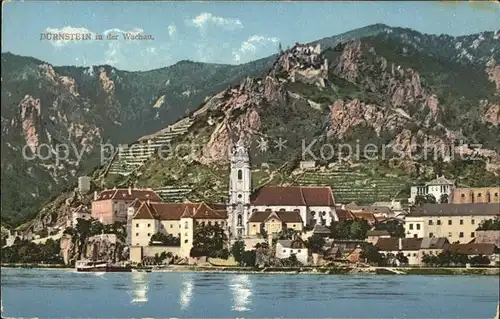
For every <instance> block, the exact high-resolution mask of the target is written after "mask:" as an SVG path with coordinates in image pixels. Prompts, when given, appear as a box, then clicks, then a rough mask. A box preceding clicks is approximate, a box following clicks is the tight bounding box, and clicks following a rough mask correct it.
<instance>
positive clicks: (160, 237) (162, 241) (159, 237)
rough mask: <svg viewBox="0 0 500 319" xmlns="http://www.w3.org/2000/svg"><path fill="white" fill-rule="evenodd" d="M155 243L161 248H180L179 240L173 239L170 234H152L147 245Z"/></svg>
mask: <svg viewBox="0 0 500 319" xmlns="http://www.w3.org/2000/svg"><path fill="white" fill-rule="evenodd" d="M155 242H159V245H161V246H180V245H181V239H180V238H179V237H174V236H172V235H171V234H166V235H165V234H163V233H160V232H157V233H154V234H153V236H151V239H150V240H149V245H150V246H152V245H156V243H155Z"/></svg>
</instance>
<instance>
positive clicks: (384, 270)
mask: <svg viewBox="0 0 500 319" xmlns="http://www.w3.org/2000/svg"><path fill="white" fill-rule="evenodd" d="M1 267H2V268H25V269H54V270H56V269H60V270H66V271H68V270H73V269H74V268H73V267H68V266H64V265H27V264H2V265H1ZM132 271H135V272H146V271H147V272H205V273H230V274H242V273H244V274H273V275H274V274H287V275H291V274H315V275H319V274H323V275H356V274H361V275H368V274H371V275H428V276H433V275H451V276H456V275H469V276H498V275H500V269H498V268H417V267H413V268H402V267H366V268H361V267H296V268H294V267H266V268H261V269H259V268H251V267H216V266H190V265H170V266H168V267H164V268H133V269H132Z"/></svg>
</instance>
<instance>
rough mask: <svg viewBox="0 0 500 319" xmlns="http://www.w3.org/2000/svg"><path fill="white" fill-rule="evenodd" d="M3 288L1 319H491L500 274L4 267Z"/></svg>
mask: <svg viewBox="0 0 500 319" xmlns="http://www.w3.org/2000/svg"><path fill="white" fill-rule="evenodd" d="M1 283H2V286H1V298H2V301H3V302H2V303H3V308H4V312H3V314H2V315H3V316H7V317H38V318H145V317H147V318H172V317H182V318H186V317H190V318H201V317H209V318H223V317H224V318H236V317H238V318H242V317H244V318H249V317H252V318H263V317H267V318H269V317H274V318H276V317H289V318H290V317H291V318H493V316H494V315H495V312H496V308H497V304H498V299H499V279H498V277H494V276H398V275H392V276H382V275H378V276H377V275H349V276H347V275H344V276H342V275H340V276H334V275H285V274H283V275H281V274H280V275H275V274H274V275H271V274H267V275H266V274H262V275H260V274H228V273H217V274H215V273H212V274H211V273H165V272H164V273H143V272H135V273H101V274H96V273H76V272H73V271H67V270H49V269H47V270H38V269H37V270H33V269H30V270H27V269H5V268H3V269H2V273H1ZM3 316H2V317H3Z"/></svg>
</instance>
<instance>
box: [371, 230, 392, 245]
mask: <svg viewBox="0 0 500 319" xmlns="http://www.w3.org/2000/svg"><path fill="white" fill-rule="evenodd" d="M366 237H367V239H366V241H367V242H368V243H371V244H373V245H375V244H376V243H377V241H378V239H379V238H390V237H391V234H389V232H388V231H387V230H369V231H367V232H366Z"/></svg>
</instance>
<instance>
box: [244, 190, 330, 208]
mask: <svg viewBox="0 0 500 319" xmlns="http://www.w3.org/2000/svg"><path fill="white" fill-rule="evenodd" d="M251 201H252V204H253V205H260V206H280V205H282V206H334V205H335V200H334V198H333V192H332V189H331V188H330V187H282V186H272V187H263V188H261V189H259V190H257V191H256V192H255V193H253V194H252V198H251Z"/></svg>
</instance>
